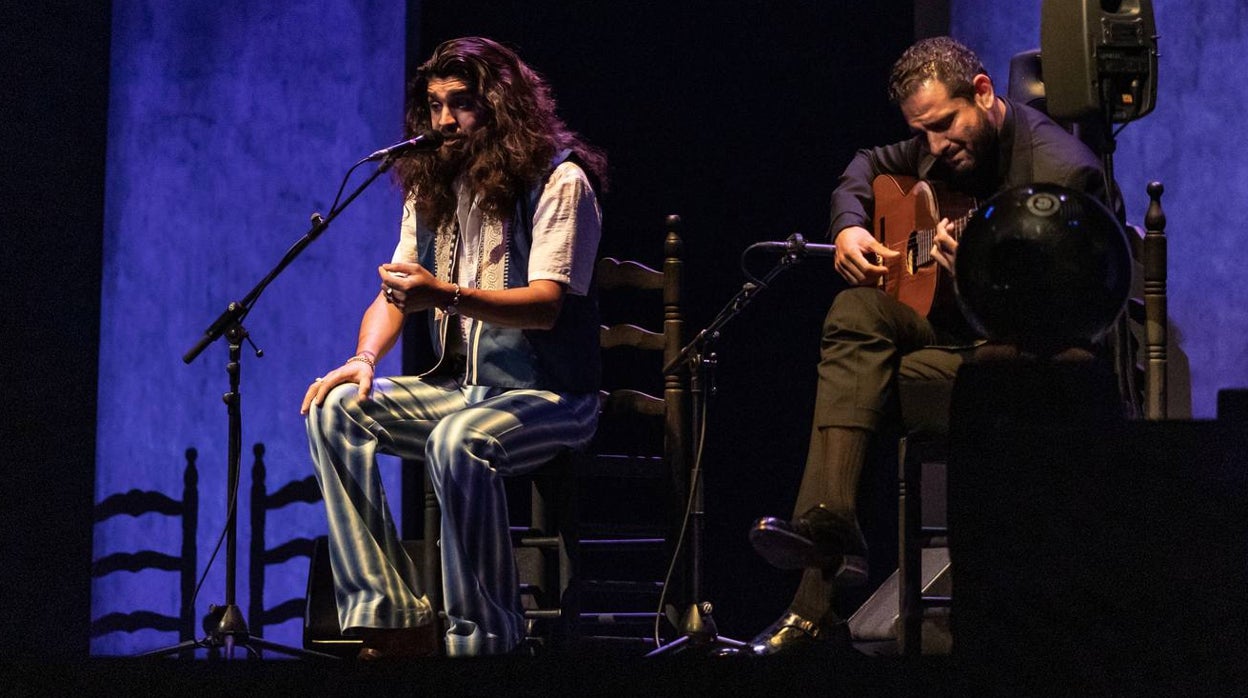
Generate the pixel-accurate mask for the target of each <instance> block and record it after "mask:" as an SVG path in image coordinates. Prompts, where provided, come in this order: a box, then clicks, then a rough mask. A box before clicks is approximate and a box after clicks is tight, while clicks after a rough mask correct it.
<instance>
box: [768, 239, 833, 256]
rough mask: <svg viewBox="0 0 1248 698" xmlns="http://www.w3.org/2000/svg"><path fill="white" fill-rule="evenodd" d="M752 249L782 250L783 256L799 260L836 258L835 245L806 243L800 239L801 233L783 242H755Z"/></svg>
mask: <svg viewBox="0 0 1248 698" xmlns="http://www.w3.org/2000/svg"><path fill="white" fill-rule="evenodd" d="M753 247H762V248H764V249H769V250H783V251H784V253H785V254H787V255H792V256H793V257H799V258H800V257H835V256H836V245H825V244H820V243H816V242H806V238H804V237H802V234H801V233H793V234H792V235H790V236H789V238H788V239H787V240H785V241H784V242H756V243H754V245H753Z"/></svg>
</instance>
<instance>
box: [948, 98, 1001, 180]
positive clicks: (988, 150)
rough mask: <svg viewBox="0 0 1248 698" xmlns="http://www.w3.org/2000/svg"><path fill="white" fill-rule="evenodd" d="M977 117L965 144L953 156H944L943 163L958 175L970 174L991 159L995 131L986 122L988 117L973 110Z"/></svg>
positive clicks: (994, 142)
mask: <svg viewBox="0 0 1248 698" xmlns="http://www.w3.org/2000/svg"><path fill="white" fill-rule="evenodd" d="M975 113H976V115H977V119H976V122H975V124H973V125H972V126H971V128H970V133H969V135H970V137H969V138H967V142H966V146H964V147H963V148H962V149H961V150H959V151H958V152H957V153H955V154H954V158H956V159H949V158H945V165H946V166H947V167H948V168H949V169H950V170H952V171H953V172H956V173H958V174H960V175H967V174H971V173H972V172H974V171H976V170H978V169H980V166H982V165H983V164H984V163H986V162H988V161H989V160H991V159H992V158H991V154H992V148H993V147H994V146H995V144H996V132H995V131H993V129H992V125H991V124H989V123H988V117H987V116H986V115H985V114H984V113H983V112H980V111H976V112H975Z"/></svg>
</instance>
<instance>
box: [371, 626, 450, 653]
mask: <svg viewBox="0 0 1248 698" xmlns="http://www.w3.org/2000/svg"><path fill="white" fill-rule="evenodd" d="M438 640H439V638H438V626H437V624H436V623H429V624H428V625H418V626H416V627H414V628H371V629H369V630H366V631H365V632H364V634H363V641H364V645H363V647H361V648H360V652H359V654H357V655H356V659H358V660H360V661H362V662H374V661H384V660H390V659H417V658H420V657H432V656H434V655H436V654H437V653H438V644H439V643H438Z"/></svg>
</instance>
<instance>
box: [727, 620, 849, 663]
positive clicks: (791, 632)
mask: <svg viewBox="0 0 1248 698" xmlns="http://www.w3.org/2000/svg"><path fill="white" fill-rule="evenodd" d="M749 645H750V649H751V650H752V651H753V652H754V654H755V655H757V656H766V655H771V654H778V653H780V652H791V651H794V650H801V649H803V648H815V647H820V646H826V647H828V648H830V649H831V648H839V647H848V646H849V626H848V625H847V624H846V623H845V621H839V620H838V621H837V622H835V623H816V622H814V621H811V620H806V619H805V618H803V617H801V616H799V615H797V614H796V613H793V612H792V611H790V612H788V613H786V614H784V615H783V616H780V620H777V621H776V622H775V623H772V624H771V625H769V626H767V629H766V630H764V631H763V632H761V633H759V634H758V635H756V636H755V637H754V639H752V640H750V642H749Z"/></svg>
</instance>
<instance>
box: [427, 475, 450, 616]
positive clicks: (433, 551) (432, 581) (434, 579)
mask: <svg viewBox="0 0 1248 698" xmlns="http://www.w3.org/2000/svg"><path fill="white" fill-rule="evenodd" d="M424 516H425V521H424V534H423V535H422V537H421V540H422V545H423V550H422V553H423V557H424V564H423V566H422V567H423V570H422V575H421V577H422V579H421V584H422V585H424V590H425V594H426V595H428V597H429V605H430V606H432V607H433V611H434V613H436V614H439V617H440V616H441V614H442V613H443V611H444V610H445V609H444V608H443V605H442V551H441V550H439V549H438V539H439V538H441V536H442V508H441V507H440V506H438V496H437V495H436V494H434V492H433V481H432V480H431V479H430V478H429V475H428V473H426V474H425V506H424Z"/></svg>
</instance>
